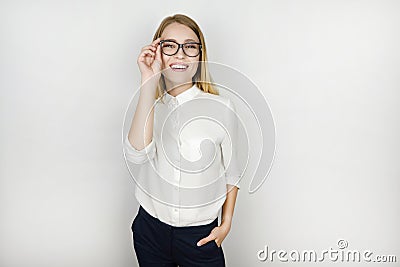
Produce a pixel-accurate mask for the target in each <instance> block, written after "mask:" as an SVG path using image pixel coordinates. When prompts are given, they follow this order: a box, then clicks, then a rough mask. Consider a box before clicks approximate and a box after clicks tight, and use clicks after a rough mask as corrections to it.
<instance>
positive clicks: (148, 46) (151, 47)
mask: <svg viewBox="0 0 400 267" xmlns="http://www.w3.org/2000/svg"><path fill="white" fill-rule="evenodd" d="M148 49H150V50H155V49H156V48H155V47H154V46H152V45H146V46H144V47H142V51H144V50H148Z"/></svg>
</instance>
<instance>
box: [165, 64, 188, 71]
mask: <svg viewBox="0 0 400 267" xmlns="http://www.w3.org/2000/svg"><path fill="white" fill-rule="evenodd" d="M174 65H183V66H186V68H185V69H175V68H173V66H174ZM169 67H170V68H171V69H172V70H173V71H177V72H182V71H186V70H187V69H188V68H189V65H188V64H186V63H183V62H174V63H171V64H169Z"/></svg>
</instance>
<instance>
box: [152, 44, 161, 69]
mask: <svg viewBox="0 0 400 267" xmlns="http://www.w3.org/2000/svg"><path fill="white" fill-rule="evenodd" d="M154 60H155V61H158V63H159V65H160V66H161V45H158V46H157V49H156V54H155V57H154Z"/></svg>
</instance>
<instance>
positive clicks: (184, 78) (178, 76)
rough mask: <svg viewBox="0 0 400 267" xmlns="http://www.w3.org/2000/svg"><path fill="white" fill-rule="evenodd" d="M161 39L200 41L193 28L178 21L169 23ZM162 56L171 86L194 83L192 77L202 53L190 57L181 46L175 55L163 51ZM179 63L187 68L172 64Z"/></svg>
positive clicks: (167, 79)
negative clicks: (175, 66) (175, 67)
mask: <svg viewBox="0 0 400 267" xmlns="http://www.w3.org/2000/svg"><path fill="white" fill-rule="evenodd" d="M161 40H175V41H176V42H177V43H179V44H183V43H187V42H198V43H199V42H200V40H199V38H197V36H196V34H195V33H194V32H193V30H192V29H190V28H189V27H187V26H185V25H183V24H180V23H176V22H174V23H172V24H170V25H168V26H167V27H166V28H165V29H164V31H163V33H162V34H161ZM161 57H162V69H163V75H164V77H165V80H166V83H167V84H169V86H172V87H173V86H178V85H182V84H184V83H192V77H193V76H194V75H195V74H196V71H197V68H198V63H197V61H199V60H200V54H199V55H197V56H196V57H189V56H187V55H186V54H185V53H184V52H183V51H182V48H180V49H179V50H178V52H177V53H176V54H175V55H172V56H168V55H165V54H163V53H161ZM177 63H182V64H183V65H186V66H187V68H186V69H181V68H179V69H174V68H173V67H172V66H173V65H174V64H177Z"/></svg>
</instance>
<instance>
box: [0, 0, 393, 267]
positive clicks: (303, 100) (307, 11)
mask: <svg viewBox="0 0 400 267" xmlns="http://www.w3.org/2000/svg"><path fill="white" fill-rule="evenodd" d="M399 11H400V2H398V1H316V0H315V1H253V2H249V1H240V2H233V1H190V2H188V1H142V2H133V1H84V0H80V1H76V0H75V1H35V3H33V2H31V1H1V2H0V34H1V35H0V38H1V41H0V89H1V91H0V92H1V93H0V127H1V131H0V176H1V179H0V219H1V223H0V266H2V267H3V266H4V267H25V266H29V267H35V266H40V267H47V266H49V267H50V266H51V267H54V266H57V267H64V266H65V267H67V266H68V267H78V266H84V267H88V266H96V267H100V266H104V267H109V266H121V267H122V266H126V267H128V266H137V265H136V264H137V262H136V257H135V254H134V250H133V244H132V235H131V234H132V233H131V229H130V227H131V223H132V220H133V218H134V216H135V215H136V211H137V202H136V199H135V197H134V186H135V185H134V182H133V180H132V179H131V178H130V176H129V172H128V169H127V167H126V165H125V161H124V157H123V152H122V140H121V139H122V137H121V132H122V124H123V118H124V115H125V110H126V108H127V107H128V105H129V101H130V99H131V97H132V95H133V94H134V92H135V91H136V90H137V89H138V86H139V83H138V82H139V70H138V67H137V65H136V59H137V56H138V54H139V52H140V49H141V47H143V46H144V45H146V44H148V43H150V42H151V39H152V37H153V34H154V32H155V30H156V28H157V26H158V25H159V23H160V22H161V20H162V19H163V18H164V17H165V16H168V15H172V14H174V13H183V14H186V15H189V16H191V17H192V18H194V19H195V20H196V21H197V22H198V24H199V25H200V27H201V29H202V30H203V32H204V34H205V37H206V43H207V46H208V53H209V60H212V61H215V62H221V63H224V64H227V65H230V66H232V67H234V68H237V69H238V70H240V71H242V72H243V73H245V74H246V75H247V76H249V77H250V78H251V79H252V80H253V81H254V82H255V83H256V84H257V85H258V86H259V88H260V90H262V92H263V94H264V95H265V96H266V98H267V100H268V103H269V105H270V107H271V109H272V112H273V114H274V118H275V123H276V131H277V150H276V156H275V161H274V163H273V167H272V170H271V172H270V175H269V177H268V178H267V180H266V182H265V183H264V184H263V186H262V187H261V189H260V190H259V191H257V193H256V194H252V195H250V194H248V193H247V192H246V191H245V190H242V191H240V192H239V196H238V200H237V204H236V208H235V215H234V221H233V226H232V229H231V232H230V233H229V235H228V237H227V238H226V239H225V240H224V242H223V249H224V253H225V258H226V262H227V266H230V267H234V266H240V267H241V266H281V265H282V264H280V263H279V262H277V261H276V260H275V261H274V262H273V263H271V262H270V261H266V262H260V261H258V259H257V251H259V250H260V249H263V248H264V247H265V246H266V245H267V246H268V247H269V249H270V250H271V249H275V250H280V249H284V250H286V251H288V252H289V251H291V250H298V251H302V250H311V249H313V250H315V251H317V252H318V253H319V252H321V251H322V250H325V249H329V248H330V247H332V248H333V249H337V244H336V243H337V240H338V239H340V238H342V239H345V240H347V241H348V243H349V249H352V250H360V251H363V250H366V249H368V250H371V251H372V252H374V255H376V254H382V255H397V258H398V261H399V260H400V239H399V238H398V237H399V228H398V225H399V223H400V212H399V211H400V201H399V193H400V181H399V178H400V177H399V174H400V167H399V166H400V165H399V164H398V161H399V156H400V142H399V139H398V138H399V136H400V123H399V118H400V116H399V111H400V110H399V105H398V101H399V99H400V98H399V96H400V93H399V89H400V88H399V87H400V86H399V82H400V78H399V77H400V75H399V74H400V73H399V69H400V63H399V62H400V52H399V47H400V39H399V34H398V33H399V32H400V17H399V16H398V14H399ZM245 186H246V187H247V184H246V185H245ZM289 261H290V260H289ZM328 263H329V260H327V261H326V262H324V263H320V266H325V265H327V264H328ZM309 264H310V263H304V264H301V263H292V264H290V263H284V264H283V265H290V266H292V265H293V266H309ZM397 264H398V263H397ZM336 265H337V266H340V265H341V264H340V263H336ZM343 265H345V264H343ZM346 266H350V265H347V264H346ZM369 266H382V264H369ZM387 266H396V264H389V265H387Z"/></svg>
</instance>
